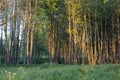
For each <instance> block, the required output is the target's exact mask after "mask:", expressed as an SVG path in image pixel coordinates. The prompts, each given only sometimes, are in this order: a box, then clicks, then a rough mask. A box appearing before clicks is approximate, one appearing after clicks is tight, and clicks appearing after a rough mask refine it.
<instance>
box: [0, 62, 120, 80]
mask: <svg viewBox="0 0 120 80" xmlns="http://www.w3.org/2000/svg"><path fill="white" fill-rule="evenodd" d="M0 80H120V65H119V64H102V65H64V64H61V65H60V64H53V63H51V64H48V63H45V64H42V65H27V66H25V65H18V66H13V65H9V66H5V65H2V66H0Z"/></svg>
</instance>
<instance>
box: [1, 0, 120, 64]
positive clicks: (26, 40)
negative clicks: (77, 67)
mask: <svg viewBox="0 0 120 80" xmlns="http://www.w3.org/2000/svg"><path fill="white" fill-rule="evenodd" d="M0 35H1V36H0V60H1V63H5V64H19V63H24V64H32V63H40V61H42V59H48V61H50V62H57V63H66V64H101V63H102V64H104V63H120V1H119V0H2V1H1V2H0Z"/></svg>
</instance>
